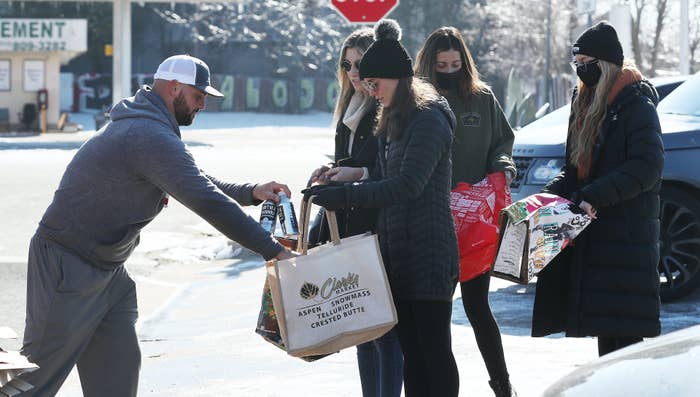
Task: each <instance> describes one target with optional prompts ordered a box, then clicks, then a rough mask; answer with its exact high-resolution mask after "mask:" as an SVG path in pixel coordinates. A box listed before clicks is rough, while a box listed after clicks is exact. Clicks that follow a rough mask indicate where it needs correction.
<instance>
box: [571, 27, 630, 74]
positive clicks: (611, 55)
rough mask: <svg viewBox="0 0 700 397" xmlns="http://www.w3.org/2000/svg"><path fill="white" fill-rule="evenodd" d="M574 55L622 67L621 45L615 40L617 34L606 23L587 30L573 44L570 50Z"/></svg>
mask: <svg viewBox="0 0 700 397" xmlns="http://www.w3.org/2000/svg"><path fill="white" fill-rule="evenodd" d="M572 53H573V54H574V55H578V54H581V55H588V56H591V57H593V58H597V59H602V60H604V61H608V62H612V63H614V64H616V65H618V66H622V61H623V59H624V56H623V55H622V45H621V44H620V40H618V39H617V32H615V28H613V27H612V25H610V24H608V23H607V22H606V21H602V22H599V23H598V24H597V25H595V26H593V27H590V28H588V29H587V30H586V31H585V32H583V34H581V36H579V38H578V39H577V40H576V43H574V47H573V49H572Z"/></svg>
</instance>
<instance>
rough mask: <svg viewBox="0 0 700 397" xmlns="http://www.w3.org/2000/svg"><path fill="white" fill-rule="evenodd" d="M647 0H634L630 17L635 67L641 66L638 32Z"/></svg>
mask: <svg viewBox="0 0 700 397" xmlns="http://www.w3.org/2000/svg"><path fill="white" fill-rule="evenodd" d="M646 5H647V0H634V4H633V7H634V16H633V18H632V51H633V52H634V63H635V64H637V67H639V68H641V67H642V47H641V43H640V33H641V27H642V15H643V13H644V7H646Z"/></svg>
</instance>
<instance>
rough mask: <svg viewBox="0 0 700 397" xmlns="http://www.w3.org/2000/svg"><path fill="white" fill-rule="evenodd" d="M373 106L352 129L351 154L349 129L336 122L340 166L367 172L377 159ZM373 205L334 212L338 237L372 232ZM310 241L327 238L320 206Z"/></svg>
mask: <svg viewBox="0 0 700 397" xmlns="http://www.w3.org/2000/svg"><path fill="white" fill-rule="evenodd" d="M376 117H377V108H376V106H375V107H374V108H373V109H372V110H371V111H369V112H368V113H367V114H365V115H364V117H362V120H360V124H358V126H357V130H356V131H355V138H354V139H353V144H352V153H348V144H349V143H350V133H351V131H350V128H348V127H347V126H346V125H345V124H343V121H342V120H339V121H338V125H337V126H336V130H335V165H336V166H343V167H367V169H368V170H369V172H370V174H371V173H372V172H373V171H374V166H375V163H376V160H377V137H375V136H374V125H375V118H376ZM377 212H378V211H377V209H376V208H359V207H358V208H347V209H342V210H337V211H336V217H337V219H338V228H339V231H340V237H349V236H354V235H357V234H362V233H365V232H374V231H376V228H377ZM309 233H310V238H309V244H310V245H315V244H317V243H323V242H326V241H329V240H330V235H329V232H328V225H327V224H326V218H325V210H324V209H323V208H321V210H320V212H319V213H318V214H317V216H316V218H315V219H314V221H313V225H312V226H311V230H310V232H309Z"/></svg>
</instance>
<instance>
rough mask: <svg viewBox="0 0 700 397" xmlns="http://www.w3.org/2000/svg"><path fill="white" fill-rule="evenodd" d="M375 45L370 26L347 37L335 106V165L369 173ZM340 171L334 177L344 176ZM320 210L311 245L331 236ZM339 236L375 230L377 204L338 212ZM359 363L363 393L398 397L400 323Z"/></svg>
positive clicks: (370, 345) (361, 350)
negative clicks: (367, 81) (366, 78)
mask: <svg viewBox="0 0 700 397" xmlns="http://www.w3.org/2000/svg"><path fill="white" fill-rule="evenodd" d="M372 43H374V31H373V30H372V29H371V28H364V29H358V30H356V31H354V32H352V33H350V35H349V36H348V37H347V38H346V39H345V41H344V42H343V48H342V49H341V50H340V60H339V62H338V83H339V85H340V95H339V96H338V103H337V104H336V107H335V115H334V119H335V121H336V133H335V162H334V164H331V165H330V166H331V167H339V166H346V167H347V166H352V167H359V168H360V169H362V170H363V171H364V173H367V174H369V172H370V170H373V169H374V166H375V162H376V159H377V137H376V136H374V134H373V131H374V125H375V119H376V116H377V101H375V100H374V98H372V97H371V96H370V95H369V93H368V92H367V90H365V89H364V87H363V86H362V81H361V80H360V70H359V65H360V59H362V54H364V52H365V51H366V50H367V48H369V46H370V45H372ZM331 167H329V166H325V165H324V166H321V167H319V168H317V169H316V170H315V171H314V172H313V173H312V174H311V178H310V179H309V182H310V183H316V182H318V183H324V182H325V178H324V176H323V175H324V173H325V172H326V171H328V170H329V169H330V168H331ZM341 178H342V175H336V176H335V178H334V181H339V180H341ZM324 213H325V211H324V210H323V209H321V211H320V212H319V214H318V216H316V219H315V220H314V224H313V225H312V227H311V231H310V233H309V234H310V235H309V244H316V243H319V242H324V241H328V240H329V231H328V227H327V224H326V221H325V216H324V215H323V214H324ZM336 215H337V217H338V228H339V230H340V237H350V236H354V235H358V234H363V233H365V232H368V231H370V232H374V231H375V229H376V224H377V210H376V209H374V208H370V209H367V208H352V209H347V210H343V211H336ZM357 367H358V369H359V372H360V383H361V386H362V396H363V397H399V396H400V395H401V385H402V384H403V355H402V353H401V346H400V345H399V338H398V332H397V331H396V327H394V329H392V330H391V331H389V332H387V333H386V334H384V336H382V337H381V338H378V339H376V340H373V341H369V342H366V343H362V344H360V345H357Z"/></svg>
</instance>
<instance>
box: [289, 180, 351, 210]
mask: <svg viewBox="0 0 700 397" xmlns="http://www.w3.org/2000/svg"><path fill="white" fill-rule="evenodd" d="M347 189H348V187H346V186H324V185H316V186H312V187H310V188H308V189H304V190H302V191H301V192H302V193H304V199H305V200H306V199H308V198H309V197H311V196H316V198H315V199H314V204H317V205H320V206H322V207H324V208H325V209H327V210H331V211H334V210H338V209H341V208H347V207H348V206H349V205H348V199H347V197H348V193H349V192H348V191H347Z"/></svg>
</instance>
